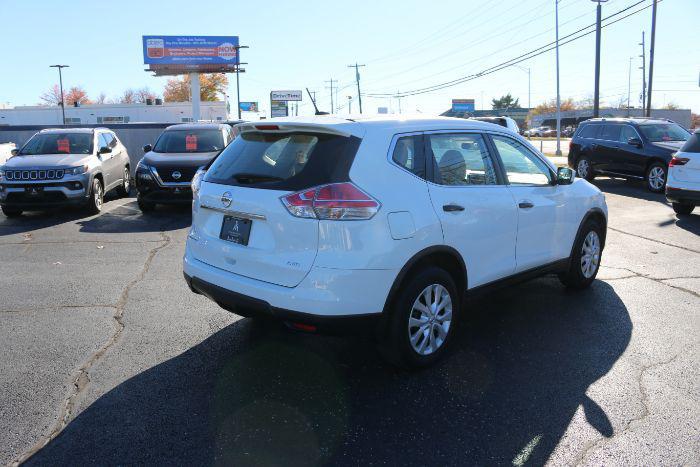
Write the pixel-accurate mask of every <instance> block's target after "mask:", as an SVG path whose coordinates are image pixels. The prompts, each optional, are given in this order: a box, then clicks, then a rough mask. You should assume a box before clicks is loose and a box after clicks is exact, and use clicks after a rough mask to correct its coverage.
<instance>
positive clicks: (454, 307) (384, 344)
mask: <svg viewBox="0 0 700 467" xmlns="http://www.w3.org/2000/svg"><path fill="white" fill-rule="evenodd" d="M436 285H439V286H441V287H442V290H444V291H445V292H447V294H449V298H450V300H451V319H450V322H449V323H447V329H446V330H445V331H446V332H445V335H444V337H443V338H441V337H440V332H439V329H438V327H440V329H443V330H444V326H445V324H446V323H445V322H442V324H440V323H439V321H438V318H439V317H440V316H441V315H442V317H443V318H445V317H446V316H447V310H448V308H449V305H448V306H445V308H443V309H442V311H440V312H438V313H435V314H434V315H433V316H435V318H434V320H427V321H425V323H426V324H427V325H428V326H429V329H428V328H426V329H425V330H426V331H428V336H431V337H432V338H433V339H434V340H433V341H432V342H434V343H435V347H434V350H433V349H431V348H428V349H425V351H428V352H430V353H428V354H425V355H422V354H420V353H418V351H417V350H416V349H414V347H413V345H412V344H411V337H410V335H409V333H410V332H411V329H414V330H415V332H414V335H415V336H417V343H416V345H418V346H420V344H421V343H423V342H424V341H425V342H428V344H426V345H427V346H428V347H430V342H431V340H430V337H426V335H425V333H423V334H422V335H421V332H420V328H419V327H418V326H416V327H414V328H409V320H410V319H411V317H412V315H413V317H414V318H415V317H417V315H416V314H415V313H418V314H420V315H421V317H423V316H427V315H423V314H422V313H421V312H420V311H417V310H414V309H413V305H414V302H415V301H417V300H421V299H422V300H423V301H422V302H421V305H424V304H425V299H424V296H423V292H424V291H425V290H426V288H429V287H432V286H436ZM430 294H431V295H430V296H431V297H434V295H433V293H432V292H430ZM442 297H443V299H444V295H442ZM460 306H461V296H460V295H459V294H458V293H457V287H456V285H455V281H454V280H453V279H452V276H450V274H449V273H448V272H447V271H445V270H444V269H441V268H438V267H435V266H430V267H427V268H426V269H424V270H422V271H420V272H419V273H418V274H416V275H415V276H414V277H413V278H411V279H409V280H408V281H407V282H406V283H404V284H402V285H401V289H400V290H399V292H398V294H397V296H396V297H395V298H394V300H392V304H391V305H389V307H390V308H389V309H388V310H387V312H388V313H389V316H388V323H387V328H386V331H385V334H384V336H383V339H382V341H381V342H380V344H379V349H380V351H381V353H382V355H383V356H384V357H385V358H386V359H387V360H388V361H389V362H390V363H392V364H394V365H397V366H400V367H403V368H409V369H414V368H423V367H427V366H429V365H432V364H433V363H434V362H435V361H436V360H438V359H439V358H440V357H441V356H442V354H443V353H444V352H445V349H446V348H447V347H448V346H449V344H450V341H451V340H452V335H453V334H454V329H455V325H456V319H455V318H456V317H457V316H458V315H459V309H460V308H459V307H460ZM440 339H442V343H441V344H439V341H440Z"/></svg>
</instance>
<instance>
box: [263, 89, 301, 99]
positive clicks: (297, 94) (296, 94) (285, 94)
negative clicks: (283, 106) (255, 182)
mask: <svg viewBox="0 0 700 467" xmlns="http://www.w3.org/2000/svg"><path fill="white" fill-rule="evenodd" d="M301 98H302V92H301V91H272V92H271V93H270V100H273V101H300V100H301Z"/></svg>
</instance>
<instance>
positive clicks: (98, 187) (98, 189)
mask: <svg viewBox="0 0 700 467" xmlns="http://www.w3.org/2000/svg"><path fill="white" fill-rule="evenodd" d="M93 191H94V192H95V207H97V209H98V210H99V209H101V208H102V184H101V183H100V182H99V181H95V189H94V190H93Z"/></svg>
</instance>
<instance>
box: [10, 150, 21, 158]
mask: <svg viewBox="0 0 700 467" xmlns="http://www.w3.org/2000/svg"><path fill="white" fill-rule="evenodd" d="M10 154H11V155H12V156H16V155H17V154H19V149H13V150H12V151H10Z"/></svg>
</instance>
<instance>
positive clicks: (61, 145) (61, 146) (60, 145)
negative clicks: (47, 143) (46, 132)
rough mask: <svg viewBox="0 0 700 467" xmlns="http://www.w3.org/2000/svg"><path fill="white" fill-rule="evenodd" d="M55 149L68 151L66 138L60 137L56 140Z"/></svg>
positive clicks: (68, 143)
mask: <svg viewBox="0 0 700 467" xmlns="http://www.w3.org/2000/svg"><path fill="white" fill-rule="evenodd" d="M56 151H58V152H65V153H69V152H70V141H68V138H61V139H57V140H56Z"/></svg>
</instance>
